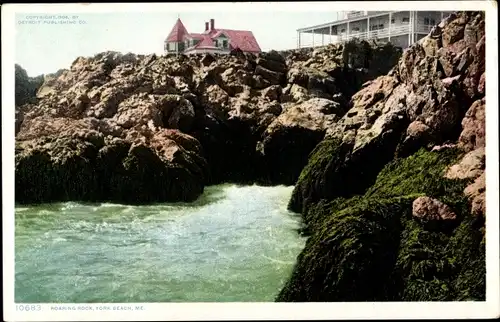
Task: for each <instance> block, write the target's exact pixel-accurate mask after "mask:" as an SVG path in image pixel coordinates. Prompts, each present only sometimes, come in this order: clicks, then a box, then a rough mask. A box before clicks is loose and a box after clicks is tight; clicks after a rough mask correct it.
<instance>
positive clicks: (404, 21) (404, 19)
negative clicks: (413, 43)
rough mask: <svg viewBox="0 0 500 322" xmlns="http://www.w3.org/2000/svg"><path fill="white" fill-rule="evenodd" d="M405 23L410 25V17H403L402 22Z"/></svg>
mask: <svg viewBox="0 0 500 322" xmlns="http://www.w3.org/2000/svg"><path fill="white" fill-rule="evenodd" d="M401 21H402V22H403V23H408V22H410V18H408V17H403V20H401Z"/></svg>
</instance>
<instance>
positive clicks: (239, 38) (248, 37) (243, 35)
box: [212, 29, 261, 52]
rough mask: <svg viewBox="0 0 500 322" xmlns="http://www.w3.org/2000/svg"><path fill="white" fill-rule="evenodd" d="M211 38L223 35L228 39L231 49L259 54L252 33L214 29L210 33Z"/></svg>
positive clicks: (258, 47) (257, 45)
mask: <svg viewBox="0 0 500 322" xmlns="http://www.w3.org/2000/svg"><path fill="white" fill-rule="evenodd" d="M212 33H213V36H215V35H217V36H218V35H220V33H224V34H225V35H227V36H228V37H229V39H230V43H231V47H232V48H233V49H235V48H239V49H241V50H242V51H246V52H261V49H260V46H259V44H258V43H257V40H256V39H255V36H254V35H253V32H251V31H248V30H231V29H215V30H213V31H212Z"/></svg>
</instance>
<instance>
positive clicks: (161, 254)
mask: <svg viewBox="0 0 500 322" xmlns="http://www.w3.org/2000/svg"><path fill="white" fill-rule="evenodd" d="M292 189H293V187H283V186H278V187H259V186H236V185H220V186H212V187H207V188H206V189H205V193H204V194H203V196H201V197H200V198H199V200H198V201H196V202H194V203H191V204H179V203H177V204H160V205H149V206H127V205H117V204H82V203H73V202H68V203H57V204H49V205H40V206H33V207H17V208H16V239H15V241H16V244H15V252H16V254H15V258H16V268H15V279H16V280H15V299H16V302H31V303H33V302H78V303H85V302H86V303H91V302H98V303H99V302H101V303H102V302H226V301H238V302H242V301H273V300H274V297H275V296H276V295H277V293H278V292H279V290H280V289H281V287H282V286H283V284H284V283H285V281H286V280H287V278H288V277H289V275H290V273H291V271H292V268H293V265H294V263H295V260H296V257H297V255H298V254H299V252H300V251H301V249H302V248H303V246H304V243H305V239H304V238H303V237H300V236H299V234H298V233H297V229H298V228H299V226H300V221H299V218H298V216H297V215H296V214H292V213H290V212H288V211H287V210H286V205H287V202H288V200H289V198H290V195H291V192H292Z"/></svg>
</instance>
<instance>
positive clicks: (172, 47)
mask: <svg viewBox="0 0 500 322" xmlns="http://www.w3.org/2000/svg"><path fill="white" fill-rule="evenodd" d="M168 50H169V51H174V50H175V44H174V43H173V42H169V43H168Z"/></svg>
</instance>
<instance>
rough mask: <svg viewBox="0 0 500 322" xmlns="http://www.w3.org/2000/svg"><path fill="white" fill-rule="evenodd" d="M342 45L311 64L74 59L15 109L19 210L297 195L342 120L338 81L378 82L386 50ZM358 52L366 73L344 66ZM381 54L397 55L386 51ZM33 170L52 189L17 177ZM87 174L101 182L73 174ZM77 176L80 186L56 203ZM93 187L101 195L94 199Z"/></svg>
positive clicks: (344, 96)
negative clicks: (297, 185)
mask: <svg viewBox="0 0 500 322" xmlns="http://www.w3.org/2000/svg"><path fill="white" fill-rule="evenodd" d="M348 46H350V47H348ZM348 46H347V45H337V46H329V47H325V48H322V49H319V50H316V51H314V52H313V53H311V54H310V57H311V59H309V60H308V61H293V60H287V56H286V57H284V56H283V55H281V54H279V53H277V52H275V51H271V52H268V53H262V54H260V55H258V56H254V55H249V54H244V53H236V52H235V53H232V54H231V55H227V56H220V57H215V56H210V55H205V56H190V57H187V56H179V57H177V56H164V57H157V56H156V55H149V56H141V55H133V54H126V55H123V54H120V53H116V52H105V53H101V54H98V55H96V56H94V57H88V58H84V57H79V58H77V59H76V60H75V61H74V62H73V63H72V65H71V66H70V68H69V69H67V70H61V71H59V72H58V73H56V74H53V75H47V76H46V77H45V81H44V82H43V84H42V85H41V86H39V87H40V88H39V89H38V91H37V93H36V94H37V95H36V96H37V100H36V101H33V102H32V103H31V104H25V105H23V109H24V113H23V119H24V120H23V123H22V126H19V131H18V132H19V133H18V134H17V137H16V140H17V142H18V147H19V149H18V152H17V154H16V158H17V159H16V160H17V161H16V162H17V163H16V164H17V168H16V169H17V170H16V171H17V172H18V174H17V176H16V178H17V179H16V180H17V181H16V182H17V183H19V184H18V187H19V188H18V190H19V193H18V195H17V196H18V198H17V200H18V202H32V201H33V200H34V201H37V202H39V201H42V200H59V199H62V200H70V199H72V198H73V199H75V198H76V199H79V198H82V199H84V200H87V199H92V200H94V199H96V198H101V199H104V200H106V199H111V200H117V201H120V202H127V201H128V200H129V201H130V202H142V201H143V202H149V201H153V200H154V201H162V200H192V199H193V198H195V197H196V196H197V195H199V194H200V193H201V192H202V191H203V187H204V185H206V184H215V183H220V182H228V181H229V182H241V183H245V182H246V183H251V182H260V183H264V184H284V183H286V184H293V183H294V182H295V181H296V179H297V177H298V175H299V173H300V171H301V169H302V168H303V166H304V165H305V163H306V161H307V156H308V154H309V153H310V151H311V150H312V149H313V148H314V147H315V145H316V144H317V143H318V142H319V141H321V139H322V138H323V136H324V134H325V133H326V129H327V128H328V127H330V126H331V125H332V124H333V123H334V122H335V121H336V120H338V119H339V118H340V117H341V116H342V115H343V113H345V111H346V109H347V102H348V100H349V95H350V94H349V93H350V92H349V91H347V90H346V87H345V86H344V87H343V84H345V83H346V80H345V79H343V77H347V76H348V75H351V74H352V75H358V74H359V75H358V76H359V77H358V76H352V77H351V78H352V80H351V82H352V86H354V87H356V86H360V85H361V83H362V82H364V80H365V79H366V78H370V77H371V78H373V77H374V75H378V74H380V73H383V72H384V68H385V67H381V66H375V65H373V64H371V63H370V62H371V61H376V59H377V58H376V57H378V56H377V53H378V52H379V48H382V47H381V46H382V45H379V44H376V43H372V44H369V43H366V42H352V43H350V44H349V45H348ZM358 48H363V50H364V51H363V53H364V54H363V55H364V56H363V55H362V57H364V58H361V59H362V60H363V64H364V65H363V68H365V69H363V70H361V69H359V68H358V67H359V66H358V65H359V63H355V64H354V65H353V66H349V65H348V64H347V60H349V59H350V58H349V57H351V56H352V55H356V58H355V59H354V60H353V59H350V60H351V61H356V59H357V60H359V59H360V58H359V57H358V56H359V54H357V49H358ZM383 50H385V51H390V52H391V53H392V55H393V56H394V57H397V56H398V55H399V54H400V50H399V49H397V48H394V47H392V46H388V45H383ZM383 50H382V51H380V52H381V54H384V55H386V52H384V51H383ZM381 54H379V55H381ZM291 55H294V54H293V53H292V54H291ZM374 57H375V58H374ZM378 59H379V60H380V58H378ZM395 60H396V58H395ZM356 64H358V65H356ZM356 68H358V69H359V70H358V69H356ZM332 75H333V76H332ZM356 77H358V78H356ZM349 90H350V91H352V88H351V87H349ZM179 140H180V141H179ZM96 142H99V143H96ZM113 142H114V143H113ZM116 142H120V143H116ZM185 142H190V143H189V144H187V145H185V144H184V143H185ZM83 147H85V148H83ZM85 151H87V152H85ZM88 151H93V152H88ZM138 151H142V152H141V153H140V154H137V153H139V152H138ZM81 153H90V154H89V156H86V157H81ZM69 155H72V157H69ZM37 158H38V159H37ZM40 158H41V159H40ZM32 159H33V161H30V160H32ZM42 159H43V160H44V161H43V162H42V161H41V160H42ZM60 159H62V160H65V161H64V167H63V168H61V166H60V165H59V163H60V162H62V161H60ZM30 162H34V164H35V165H37V166H38V165H39V166H40V168H39V170H37V171H45V172H47V173H46V175H45V177H47V176H49V175H50V176H51V177H53V178H58V176H62V177H60V178H59V179H51V180H49V181H47V183H48V184H51V185H54V188H53V189H52V188H49V189H47V190H46V191H45V192H44V191H42V190H43V189H42V188H41V187H40V186H39V185H41V183H40V182H38V181H36V180H31V179H32V176H34V175H35V174H36V173H37V171H32V170H29V171H28V170H26V169H24V167H25V166H26V165H27V164H31V163H30ZM40 162H41V163H40ZM80 162H83V163H82V166H81V167H80V166H77V164H80ZM73 163H74V164H73ZM66 164H71V166H69V165H68V166H67V167H66ZM108 164H109V166H108ZM87 168H88V169H89V170H88V171H94V170H95V171H97V172H96V173H93V174H92V175H90V172H89V173H87V174H88V175H87V174H83V173H82V174H78V173H80V171H87V170H85V169H87ZM54 169H57V170H54ZM96 169H100V170H96ZM73 172H74V175H79V176H81V177H82V179H81V180H83V181H80V182H79V183H78V185H79V186H78V187H76V186H75V187H73V188H68V189H67V190H68V191H67V192H58V189H57V188H56V186H57V185H63V181H64V180H66V179H64V178H66V177H71V175H72V173H73ZM155 173H156V174H158V176H157V177H155V175H154V174H155ZM63 177H64V178H63ZM83 177H86V178H87V179H85V180H84V179H83ZM92 178H94V179H92ZM160 178H161V179H160ZM37 180H38V179H37ZM43 180H46V179H43ZM47 180H48V179H47ZM58 180H62V181H58ZM68 180H69V179H68ZM86 180H89V181H86ZM64 182H65V181H64ZM72 182H73V183H74V184H76V182H77V181H76V180H73V181H72V180H69V181H68V183H67V184H68V185H71V184H72ZM146 182H148V184H146ZM97 185H98V186H100V187H106V188H105V189H104V188H100V190H99V189H98V191H99V192H98V193H97V192H91V191H97V190H95V189H96V188H95V187H96V186H97ZM121 186H123V187H121ZM86 187H88V190H89V191H86V189H87V188H86ZM37 189H38V190H40V191H38V190H37ZM103 189H104V190H103ZM59 190H60V189H59ZM90 190H91V191H90ZM166 190H168V191H166ZM23 191H24V192H23ZM28 191H31V192H28ZM35 191H36V192H35ZM84 191H85V192H84ZM30 194H32V195H33V197H30Z"/></svg>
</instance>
